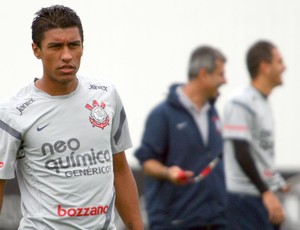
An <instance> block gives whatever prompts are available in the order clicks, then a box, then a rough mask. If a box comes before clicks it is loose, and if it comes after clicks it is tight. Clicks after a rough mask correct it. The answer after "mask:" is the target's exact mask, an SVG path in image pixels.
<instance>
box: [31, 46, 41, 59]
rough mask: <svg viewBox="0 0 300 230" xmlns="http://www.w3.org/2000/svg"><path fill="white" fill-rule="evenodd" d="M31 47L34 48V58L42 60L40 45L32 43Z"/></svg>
mask: <svg viewBox="0 0 300 230" xmlns="http://www.w3.org/2000/svg"><path fill="white" fill-rule="evenodd" d="M31 47H32V51H33V54H34V56H36V58H37V59H41V49H40V48H39V47H38V45H37V44H35V43H32V44H31Z"/></svg>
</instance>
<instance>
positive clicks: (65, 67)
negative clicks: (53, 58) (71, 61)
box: [58, 65, 75, 73]
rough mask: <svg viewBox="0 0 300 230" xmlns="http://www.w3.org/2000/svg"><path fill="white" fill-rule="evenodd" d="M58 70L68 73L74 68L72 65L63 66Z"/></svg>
mask: <svg viewBox="0 0 300 230" xmlns="http://www.w3.org/2000/svg"><path fill="white" fill-rule="evenodd" d="M58 69H59V70H60V71H61V72H63V73H70V72H73V71H74V69H75V67H74V66H72V65H63V66H60V67H58Z"/></svg>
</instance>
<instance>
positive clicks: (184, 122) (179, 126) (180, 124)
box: [176, 121, 187, 130]
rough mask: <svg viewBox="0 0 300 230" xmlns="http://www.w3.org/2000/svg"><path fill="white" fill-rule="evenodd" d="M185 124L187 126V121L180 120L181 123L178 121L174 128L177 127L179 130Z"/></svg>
mask: <svg viewBox="0 0 300 230" xmlns="http://www.w3.org/2000/svg"><path fill="white" fill-rule="evenodd" d="M186 126H187V122H186V121H183V122H181V123H178V124H177V125H176V128H177V129H179V130H181V129H184V128H185V127H186Z"/></svg>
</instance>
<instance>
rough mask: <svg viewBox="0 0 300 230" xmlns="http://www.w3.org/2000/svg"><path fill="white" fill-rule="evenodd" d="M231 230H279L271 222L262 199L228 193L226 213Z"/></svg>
mask: <svg viewBox="0 0 300 230" xmlns="http://www.w3.org/2000/svg"><path fill="white" fill-rule="evenodd" d="M226 216H227V220H228V229H230V230H241V229H242V230H258V229H263V230H279V229H280V227H279V226H274V225H273V224H271V223H270V222H269V218H268V212H267V210H266V208H265V206H264V204H263V202H262V200H261V198H260V197H256V196H251V195H246V194H239V193H228V207H227V211H226Z"/></svg>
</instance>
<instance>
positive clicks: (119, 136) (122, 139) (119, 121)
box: [111, 89, 132, 154]
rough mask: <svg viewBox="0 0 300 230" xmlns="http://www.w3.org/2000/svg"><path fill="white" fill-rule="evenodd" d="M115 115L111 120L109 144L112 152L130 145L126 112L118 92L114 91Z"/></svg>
mask: <svg viewBox="0 0 300 230" xmlns="http://www.w3.org/2000/svg"><path fill="white" fill-rule="evenodd" d="M114 90H115V89H114ZM114 99H115V116H114V117H113V120H112V135H111V146H112V152H113V154H115V153H119V152H122V151H125V150H126V149H129V148H131V147H132V141H131V137H130V132H129V126H128V121H127V116H126V112H125V109H124V106H123V103H122V100H121V98H120V96H119V94H118V92H117V91H116V90H115V91H114Z"/></svg>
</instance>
